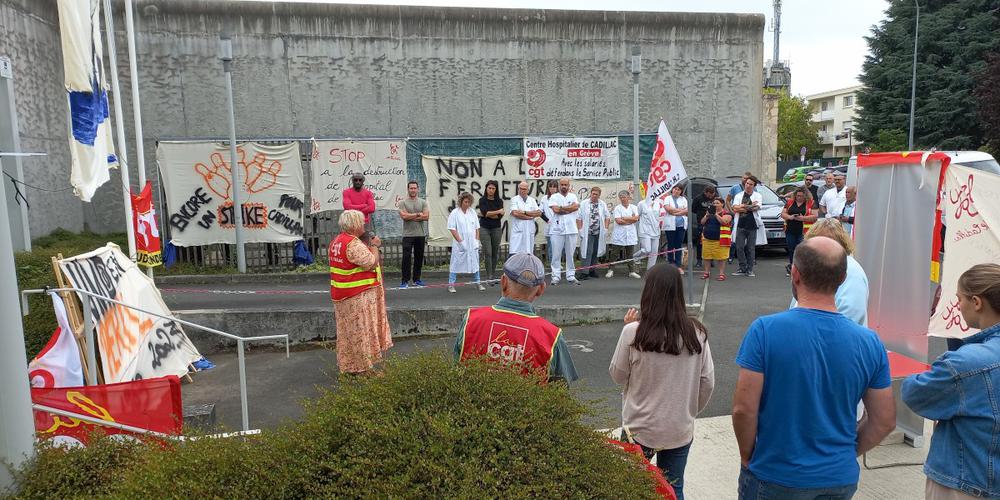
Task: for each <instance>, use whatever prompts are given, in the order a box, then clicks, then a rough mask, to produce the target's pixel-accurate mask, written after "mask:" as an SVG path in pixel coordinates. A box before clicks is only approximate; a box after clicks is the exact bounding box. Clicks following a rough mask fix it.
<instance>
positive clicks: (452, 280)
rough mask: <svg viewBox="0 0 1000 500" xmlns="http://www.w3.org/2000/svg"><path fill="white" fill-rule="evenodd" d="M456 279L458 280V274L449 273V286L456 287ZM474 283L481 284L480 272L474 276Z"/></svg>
mask: <svg viewBox="0 0 1000 500" xmlns="http://www.w3.org/2000/svg"><path fill="white" fill-rule="evenodd" d="M456 279H458V273H451V272H449V273H448V284H449V285H454V284H455V280H456ZM472 281H473V282H474V283H478V282H479V271H476V272H475V273H473V274H472Z"/></svg>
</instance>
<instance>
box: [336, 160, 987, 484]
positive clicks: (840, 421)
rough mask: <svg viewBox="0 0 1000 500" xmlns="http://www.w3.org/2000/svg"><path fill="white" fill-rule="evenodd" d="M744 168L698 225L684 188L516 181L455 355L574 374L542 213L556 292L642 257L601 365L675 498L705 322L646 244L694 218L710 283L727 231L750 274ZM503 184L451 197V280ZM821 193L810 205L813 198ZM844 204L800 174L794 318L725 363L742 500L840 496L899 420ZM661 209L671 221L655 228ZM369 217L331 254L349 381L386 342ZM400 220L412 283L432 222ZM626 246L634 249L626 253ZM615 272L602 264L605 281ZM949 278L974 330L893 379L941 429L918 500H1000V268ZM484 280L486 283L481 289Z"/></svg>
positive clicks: (701, 365)
mask: <svg viewBox="0 0 1000 500" xmlns="http://www.w3.org/2000/svg"><path fill="white" fill-rule="evenodd" d="M744 177H745V178H744V179H743V182H741V183H740V185H739V186H738V189H734V190H733V191H732V192H730V193H728V195H727V199H725V200H724V199H721V198H720V197H719V195H718V192H717V190H716V189H715V187H714V186H709V187H707V188H706V189H705V191H704V192H703V193H702V194H701V195H700V196H699V197H697V198H695V200H693V201H692V203H691V204H690V205H691V206H692V212H693V217H692V218H691V219H689V218H688V206H689V205H688V203H687V201H686V200H684V198H683V197H682V196H681V192H680V191H679V190H674V191H673V192H672V193H671V196H670V198H669V199H667V200H656V201H653V202H648V201H646V200H643V201H641V202H640V203H639V204H632V202H631V199H630V193H628V192H627V191H623V192H621V193H619V201H620V204H619V205H618V206H616V207H615V208H614V209H612V210H609V209H608V207H607V205H606V203H605V202H604V201H603V200H601V192H600V188H597V187H595V188H593V189H591V191H590V196H589V197H588V198H587V199H586V200H583V202H580V201H579V200H578V199H577V197H576V195H575V194H574V193H573V192H571V191H570V187H571V186H570V182H571V181H570V180H569V179H561V180H559V181H558V182H557V183H550V184H549V188H548V193H547V195H546V196H545V197H544V198H543V199H541V200H538V201H535V200H531V198H530V197H528V196H527V193H528V186H527V184H526V183H522V184H521V185H519V186H518V196H517V198H516V199H515V200H512V202H511V207H510V209H511V216H512V217H513V218H514V219H516V221H517V222H518V223H520V224H521V227H518V228H516V230H515V229H513V228H512V233H516V234H517V235H518V236H517V237H516V238H515V237H513V236H512V240H514V239H516V241H517V245H516V246H515V247H513V248H516V249H517V251H514V250H511V252H510V253H511V256H510V257H509V258H508V259H507V260H506V262H505V263H504V265H503V266H502V272H501V274H500V278H499V283H500V289H501V294H502V297H501V299H500V301H499V302H498V303H497V304H495V305H493V306H488V307H476V308H470V309H469V310H468V312H467V313H466V315H465V317H464V319H463V321H462V323H461V324H460V326H459V328H458V331H457V336H456V341H455V347H454V356H455V358H456V360H457V361H460V362H461V361H465V360H470V359H474V358H484V359H487V360H489V361H495V362H500V363H504V364H507V365H511V366H513V367H514V368H516V369H518V370H519V371H520V372H522V373H524V374H525V375H527V376H536V377H538V378H539V381H540V382H542V383H545V382H552V381H562V382H565V383H570V382H573V381H575V380H576V379H577V378H578V374H577V372H576V368H575V366H574V364H573V360H572V356H571V355H570V352H569V349H568V346H567V345H566V341H565V339H564V338H563V335H562V330H561V329H559V328H558V327H557V326H555V325H553V324H552V323H551V322H549V321H547V320H546V319H545V318H542V317H540V316H539V315H538V314H537V313H536V311H535V309H534V306H533V303H534V302H535V300H537V299H538V298H539V297H541V296H542V295H543V294H544V292H545V289H546V278H545V276H546V272H545V266H544V265H543V263H542V262H541V260H540V259H539V258H537V257H536V256H534V255H533V254H532V253H531V251H530V250H532V249H533V246H534V245H533V241H534V234H533V230H534V224H533V222H534V219H535V218H537V217H543V218H545V219H546V220H547V221H548V223H549V224H548V226H547V227H548V230H547V234H546V239H547V241H548V245H547V246H548V248H549V251H550V254H549V259H550V262H551V267H552V276H551V281H550V285H556V284H558V283H559V282H560V280H561V278H562V277H563V276H565V278H566V281H567V282H578V280H579V279H587V278H594V277H597V276H598V274H597V273H596V272H595V270H596V269H597V267H593V266H596V265H598V264H597V263H598V262H599V260H598V259H599V258H600V256H601V255H603V254H605V253H606V252H610V253H611V258H612V259H619V260H622V261H624V262H621V264H624V265H625V266H626V269H627V270H628V272H629V273H630V274H634V275H635V277H638V274H637V273H636V272H635V271H636V268H635V267H633V266H634V263H635V261H637V260H640V259H642V258H644V257H649V258H650V259H651V260H649V261H647V266H646V273H645V274H646V276H645V283H644V286H643V290H642V293H641V296H640V299H639V304H640V309H639V310H638V311H637V310H635V309H631V310H629V311H628V313H627V314H626V316H625V318H624V321H625V325H624V327H623V328H622V330H621V333H620V335H619V339H618V342H617V346H616V348H615V350H614V352H613V353H612V355H611V361H610V366H609V369H608V370H609V375H610V377H611V379H612V380H614V381H615V382H616V383H617V384H619V385H621V386H622V398H623V400H622V407H623V408H622V434H621V436H620V437H621V439H622V440H623V441H627V442H630V443H634V444H637V445H639V446H640V447H641V449H642V450H643V452H644V454H645V455H646V456H647V458H652V457H653V456H656V462H657V466H658V467H659V468H660V469H661V471H662V472H663V474H664V476H665V477H666V478H667V480H668V481H669V482H670V483H671V484H672V485H673V488H674V490H675V493H676V495H677V497H678V498H679V499H683V498H684V493H683V489H684V471H685V467H686V464H687V457H688V454H689V451H690V449H691V446H692V444H693V437H694V425H695V419H696V417H697V415H698V414H699V413H700V412H701V411H702V410H703V409H704V408H705V407H706V406H707V404H708V402H709V400H710V398H711V396H712V393H713V391H714V387H715V369H714V367H715V364H714V361H713V358H712V353H711V348H710V343H709V338H710V334H709V331H708V329H707V328H706V327H705V325H703V324H702V323H700V322H699V321H697V320H695V319H693V318H691V317H690V316H689V315H688V314H687V312H686V309H685V302H684V291H683V280H682V277H681V276H682V273H683V270H682V269H681V267H680V265H679V264H680V262H678V261H675V260H673V259H672V258H671V259H668V262H665V263H661V264H656V261H655V255H656V253H657V252H656V251H655V249H656V248H657V246H658V244H659V241H660V240H661V238H662V240H663V241H666V242H667V246H668V247H670V246H672V245H674V244H676V242H677V241H678V240H677V234H678V233H679V232H681V231H682V230H683V229H685V224H687V223H689V220H693V221H695V224H696V227H697V234H699V235H700V236H701V238H700V245H698V248H699V253H698V257H699V258H700V259H704V260H705V261H707V264H706V265H705V268H706V271H705V274H706V276H705V277H706V278H707V277H708V276H707V275H708V273H709V272H710V269H711V268H712V267H713V264H718V266H719V269H720V271H719V278H718V279H721V280H724V279H725V266H726V264H727V260H728V259H730V258H732V256H731V254H730V253H729V252H730V250H729V248H728V247H730V245H729V242H730V241H732V240H733V237H732V229H733V228H736V230H737V233H736V238H735V240H736V242H737V243H736V244H735V245H734V249H733V251H734V252H735V253H736V258H737V260H738V261H739V263H740V272H741V273H742V274H745V275H747V276H753V272H754V267H753V264H754V262H753V260H754V252H753V247H754V246H755V245H754V244H753V242H754V241H756V238H757V236H756V234H754V231H755V229H756V228H759V227H762V225H761V222H760V218H759V213H758V212H759V207H760V203H761V200H760V196H759V194H758V193H757V192H756V186H757V185H758V181H757V179H756V178H754V177H753V176H752V175H750V174H747V175H746V176H744ZM409 187H411V188H412V189H410V190H409V193H410V196H409V198H410V199H409V200H406V201H405V202H404V203H401V204H400V216H401V217H402V218H403V220H404V222H413V223H421V222H424V221H426V220H427V217H428V215H429V214H428V210H427V206H426V202H424V201H423V200H419V199H418V198H417V187H418V186H416V185H415V183H411V185H410V186H409ZM814 187H815V188H816V191H817V192H816V193H814V192H813V188H814ZM496 188H497V186H496V185H495V184H494V185H493V189H492V190H490V189H489V188H487V194H486V195H485V196H484V197H483V198H481V199H480V201H479V204H478V211H475V210H473V209H472V206H473V196H472V195H471V194H470V193H462V194H461V195H460V196H459V198H458V204H457V208H455V210H453V211H452V212H451V214H450V216H449V220H448V229H449V230H450V232H451V235H452V237H453V243H452V262H451V272H450V273H449V284H450V285H452V287H453V285H454V283H455V279H456V278H455V275H456V274H457V273H470V274H472V275H473V279H474V280H475V281H476V282H479V281H480V279H479V278H480V276H479V272H480V258H479V253H480V252H479V251H480V249H481V248H482V247H484V246H489V247H490V249H489V250H488V251H487V253H488V258H487V264H486V266H487V271H488V272H490V273H491V275H492V273H493V269H495V266H496V264H497V262H496V260H497V258H496V256H497V255H498V252H497V251H496V249H495V247H494V246H493V245H494V243H493V242H494V241H498V238H497V239H494V237H493V235H490V236H487V237H485V238H484V237H483V236H482V235H483V233H484V232H486V231H489V229H490V227H489V226H488V225H487V224H485V223H484V220H486V219H499V217H500V216H502V215H503V214H504V213H505V212H504V211H505V209H504V204H503V202H502V200H501V199H500V198H499V197H498V196H497V191H496ZM824 188H825V189H824ZM820 193H821V194H820ZM755 195H757V196H755ZM817 195H818V197H819V199H820V202H819V206H818V208H814V204H813V201H814V200H815V199H816V198H817ZM854 199H855V195H854V191H853V189H851V188H848V187H845V182H844V179H843V177H842V176H837V175H832V174H831V175H830V176H828V178H827V179H826V183H825V185H824V186H812V183H811V182H810V179H808V178H807V182H806V186H803V187H802V188H800V189H797V190H796V191H795V192H794V195H793V196H792V197H791V199H790V200H789V201H788V202H787V204H786V206H785V207H784V209H783V210H782V218H783V219H784V220H785V221H786V223H787V228H788V229H787V230H786V232H787V234H788V238H787V240H788V246H789V259H790V262H789V265H788V267H787V274H788V275H789V278H790V281H791V291H792V301H791V304H790V305H789V309H788V310H787V311H785V312H781V313H777V314H771V315H766V316H761V317H759V318H756V319H755V320H753V321H752V322H751V323H750V326H749V328H748V329H747V331H746V333H745V334H744V336H743V339H742V342H741V345H740V347H739V350H738V353H737V356H736V359H735V363H736V365H737V366H738V368H739V375H738V380H737V382H736V387H735V390H734V392H733V394H732V401H733V409H732V425H733V433H734V435H735V438H736V441H737V444H738V447H739V454H740V463H741V471H740V477H739V485H738V497H739V498H741V499H757V498H788V499H792V498H794V499H819V498H823V499H831V500H835V499H849V498H851V497H852V496H853V495H854V492H855V491H856V489H857V485H858V480H859V477H860V468H859V466H858V461H857V457H858V456H860V455H862V454H864V453H866V452H867V451H869V450H871V449H872V448H874V447H875V446H877V445H878V444H879V443H880V442H881V441H882V439H883V438H884V437H885V436H886V435H888V433H889V432H891V431H892V430H893V429H894V428H895V421H896V417H895V413H896V402H895V399H894V397H893V392H892V388H891V379H890V370H889V360H888V355H887V352H886V349H885V346H884V345H883V344H882V342H881V341H880V340H879V338H878V335H877V334H876V333H875V332H874V331H873V330H871V329H869V328H868V327H867V305H868V297H869V290H868V278H867V276H866V275H865V272H864V270H863V269H862V268H861V266H860V265H859V264H858V262H857V261H856V260H855V259H854V258H853V257H852V253H853V251H854V242H853V239H852V238H851V235H850V234H851V233H850V232H851V229H852V227H853V224H854V215H853V213H854V209H853V205H854ZM345 200H346V196H345ZM484 200H485V201H484ZM345 203H346V201H345ZM477 212H478V213H477ZM665 217H666V218H668V219H669V220H670V223H669V225H667V227H669V228H670V229H669V230H664V220H665V219H664V218H665ZM741 221H742V224H741ZM365 223H366V216H365V214H363V213H362V212H360V211H357V210H345V211H344V212H343V214H342V215H341V217H340V225H341V229H342V233H341V234H340V235H338V236H337V237H336V238H335V239H334V240H333V241H331V244H330V249H329V251H330V272H331V295H332V297H333V300H334V302H335V310H336V311H335V313H336V321H337V338H338V340H337V344H338V346H337V359H338V364H339V365H340V369H341V371H342V372H344V373H353V374H368V373H372V369H373V367H374V366H375V364H376V363H377V362H378V361H379V360H380V359H381V357H382V355H383V353H384V352H385V351H386V350H387V349H389V348H390V347H391V346H392V340H391V337H390V335H389V328H388V320H387V319H386V318H387V315H386V309H385V295H384V292H383V289H382V273H381V268H380V265H379V246H380V244H381V242H380V241H379V238H378V237H376V236H373V235H372V234H371V233H370V232H368V231H366V229H365ZM404 225H405V224H404ZM754 225H756V227H754ZM411 229H413V231H410V232H407V233H406V234H407V236H406V237H407V238H417V239H415V240H411V243H410V244H409V245H408V246H409V247H410V248H411V249H412V250H413V251H414V252H415V253H416V259H414V260H415V261H416V262H415V264H416V265H415V268H414V269H413V270H412V271H410V270H406V269H404V271H403V272H404V277H406V276H411V277H414V280H415V281H414V284H417V282H419V277H420V270H419V261H420V255H421V253H420V252H417V248H416V246H417V245H418V244H419V245H422V244H423V243H425V240H424V239H425V238H426V229H423V232H419V231H417V228H415V227H411ZM405 231H406V229H405V227H404V232H405ZM418 232H419V235H418V234H417V233H418ZM665 233H666V234H665ZM578 242H582V243H581V247H580V255H581V258H582V261H583V263H584V269H581V270H585V271H587V272H585V273H583V274H582V275H580V276H578V275H577V274H576V268H575V267H574V253H575V250H576V247H577V243H578ZM606 246H610V249H607V248H606ZM635 246H638V247H639V249H638V251H636V252H633V251H632V249H633V247H635ZM405 258H406V257H405V256H404V259H405ZM563 262H565V271H563V267H562V266H563ZM564 273H565V274H564ZM613 273H614V270H613V269H612V268H609V269H608V270H607V274H606V276H608V277H610V276H613ZM404 279H406V278H404ZM958 285H959V286H958V299H959V308H960V310H961V312H962V315H963V317H964V318H965V320H966V321H967V323H968V325H969V326H970V327H973V328H980V329H982V331H980V332H979V333H977V334H975V335H972V336H971V337H968V338H966V339H964V341H963V342H962V343H961V345H960V347H958V348H957V349H956V350H953V351H948V352H946V353H944V354H943V355H942V356H941V357H939V358H938V359H937V360H936V361H935V362H934V363H933V365H931V367H930V369H929V370H928V371H926V372H924V373H920V374H917V375H912V376H910V377H908V378H907V379H906V380H904V382H903V385H902V400H903V402H904V403H905V404H906V405H907V406H909V408H910V409H912V410H913V411H914V412H916V413H918V414H920V415H922V416H924V417H926V418H929V419H933V420H935V421H936V422H937V423H936V427H935V432H934V434H933V436H932V438H931V445H930V452H929V455H928V458H927V462H926V464H925V466H924V471H925V473H926V475H927V481H926V487H925V491H926V498H927V499H931V500H937V499H964V498H982V497H986V498H1000V478H998V477H997V475H996V474H993V473H992V472H990V471H993V470H994V469H995V468H996V466H997V464H1000V446H998V445H997V443H998V442H1000V433H998V432H997V422H1000V405H998V403H1000V395H998V394H1000V393H998V392H997V391H996V387H998V386H1000V363H998V362H997V360H1000V265H998V264H980V265H977V266H973V267H972V268H970V269H969V270H968V271H966V272H965V273H964V274H963V275H962V276H961V278H960V280H959V284H958ZM479 288H480V289H481V290H483V289H484V288H483V286H482V283H479ZM453 290H454V289H453V288H451V290H450V291H453Z"/></svg>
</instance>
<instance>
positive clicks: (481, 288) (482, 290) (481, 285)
mask: <svg viewBox="0 0 1000 500" xmlns="http://www.w3.org/2000/svg"><path fill="white" fill-rule="evenodd" d="M479 291H480V292H485V291H486V287H485V286H483V284H482V283H480V284H479Z"/></svg>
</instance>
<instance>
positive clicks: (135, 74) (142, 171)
mask: <svg viewBox="0 0 1000 500" xmlns="http://www.w3.org/2000/svg"><path fill="white" fill-rule="evenodd" d="M108 10H109V13H108V15H110V10H111V9H108ZM125 32H126V33H127V34H128V69H129V75H130V76H131V77H132V78H131V83H132V117H133V118H134V119H135V158H136V165H137V166H138V167H139V168H138V170H139V192H142V189H143V188H144V187H146V151H145V147H144V146H143V144H142V140H143V135H142V106H141V104H140V103H139V68H138V66H137V64H136V59H137V58H136V56H135V17H133V16H132V0H125ZM128 203H129V205H130V206H131V204H132V199H131V197H130V198H129V201H128ZM131 226H132V222H131V220H129V227H131ZM129 232H132V231H131V230H130V231H129ZM146 274H147V275H148V276H149V277H150V278H152V277H153V268H152V267H147V268H146Z"/></svg>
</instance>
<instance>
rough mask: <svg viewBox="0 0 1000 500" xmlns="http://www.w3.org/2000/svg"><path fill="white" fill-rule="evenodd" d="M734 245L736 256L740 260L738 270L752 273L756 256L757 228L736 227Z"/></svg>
mask: <svg viewBox="0 0 1000 500" xmlns="http://www.w3.org/2000/svg"><path fill="white" fill-rule="evenodd" d="M735 247H736V258H737V259H739V261H740V271H743V272H745V273H752V272H753V264H754V260H756V257H757V230H756V229H742V228H740V229H737V230H736V242H735Z"/></svg>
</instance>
